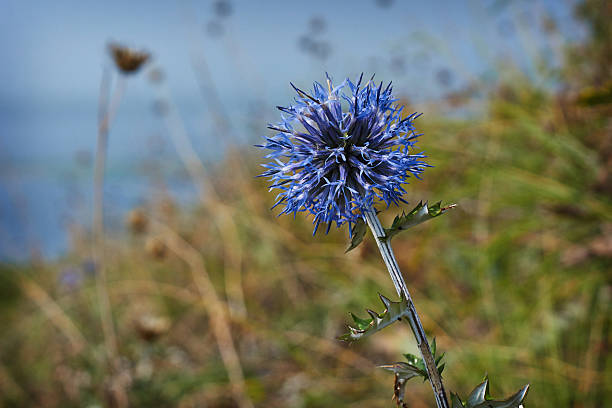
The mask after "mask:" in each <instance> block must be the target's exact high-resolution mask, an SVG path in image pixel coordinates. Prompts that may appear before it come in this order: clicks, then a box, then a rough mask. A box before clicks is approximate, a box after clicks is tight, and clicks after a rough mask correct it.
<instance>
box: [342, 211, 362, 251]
mask: <svg viewBox="0 0 612 408" xmlns="http://www.w3.org/2000/svg"><path fill="white" fill-rule="evenodd" d="M367 231H368V226H367V224H366V223H365V221H364V220H363V219H361V218H360V219H359V220H357V222H356V223H355V227H354V228H353V229H352V231H351V232H352V234H351V243H350V244H349V246H348V247H347V248H346V251H344V253H345V254H346V253H347V252H349V251H352V250H353V249H355V248H357V246H358V245H359V244H361V242H362V241H363V237H364V236H365V234H366V232H367Z"/></svg>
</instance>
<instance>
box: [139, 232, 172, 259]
mask: <svg viewBox="0 0 612 408" xmlns="http://www.w3.org/2000/svg"><path fill="white" fill-rule="evenodd" d="M145 251H146V252H147V253H148V254H149V255H151V256H152V257H153V258H155V259H157V260H160V261H161V260H162V259H164V258H166V256H167V255H168V247H166V244H164V243H163V242H162V241H161V240H160V239H159V238H154V237H150V238H148V239H147V242H145Z"/></svg>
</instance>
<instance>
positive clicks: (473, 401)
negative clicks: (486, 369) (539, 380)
mask: <svg viewBox="0 0 612 408" xmlns="http://www.w3.org/2000/svg"><path fill="white" fill-rule="evenodd" d="M527 391H529V384H527V385H525V386H524V387H523V388H521V389H520V390H518V391H517V392H516V393H515V394H514V395H512V396H510V397H508V398H507V399H505V400H494V399H493V398H491V396H490V395H489V379H488V378H486V377H485V380H484V381H483V382H482V383H480V384H478V385H477V386H476V388H474V390H473V391H472V392H471V393H470V395H469V397H468V398H467V401H466V403H465V405H464V404H463V403H462V402H461V399H460V398H459V397H458V396H457V395H456V394H453V393H451V401H452V403H453V408H519V406H520V405H521V404H522V403H523V399H525V396H526V395H527Z"/></svg>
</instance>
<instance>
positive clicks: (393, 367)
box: [379, 338, 445, 380]
mask: <svg viewBox="0 0 612 408" xmlns="http://www.w3.org/2000/svg"><path fill="white" fill-rule="evenodd" d="M435 343H436V339H435V338H434V339H433V342H432V346H431V350H432V353H433V357H434V359H435V361H436V368H437V369H438V373H440V374H442V371H443V370H444V366H445V364H444V363H443V364H441V365H440V362H441V361H442V357H444V354H442V355H441V356H438V357H436V353H435V349H436V346H435ZM404 358H406V361H401V362H397V363H393V364H387V365H382V366H379V367H380V368H384V369H385V370H388V371H393V372H394V373H395V375H399V376H400V379H403V380H409V379H411V378H413V377H417V376H420V377H423V380H427V379H428V378H429V375H428V374H427V368H426V367H425V362H424V361H423V359H422V358H420V357H417V356H415V355H414V354H411V353H406V354H404Z"/></svg>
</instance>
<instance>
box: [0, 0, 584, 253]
mask: <svg viewBox="0 0 612 408" xmlns="http://www.w3.org/2000/svg"><path fill="white" fill-rule="evenodd" d="M508 3H510V4H512V5H511V6H507V5H504V4H506V3H505V2H497V1H491V2H483V3H482V4H481V3H478V2H475V3H470V4H471V6H470V7H465V5H464V4H463V2H455V1H443V2H436V4H435V5H431V4H427V3H425V2H421V3H414V2H408V1H406V2H404V1H396V2H394V3H393V4H392V6H391V7H389V8H380V7H376V5H375V4H376V2H375V1H369V0H363V1H351V2H348V1H347V2H343V1H338V2H329V1H323V0H316V1H312V2H295V3H293V2H284V1H269V2H262V3H261V4H260V3H259V2H251V1H232V2H231V4H232V10H233V13H232V15H231V16H229V17H224V18H223V19H219V18H217V17H215V16H214V14H213V12H212V11H211V3H210V2H193V3H190V2H178V3H177V4H175V3H174V2H150V1H144V0H135V1H133V2H129V4H126V3H125V2H122V1H119V0H111V1H106V2H104V3H96V2H82V1H79V2H77V1H67V0H61V1H56V2H46V1H43V0H35V1H32V2H21V1H17V0H3V1H2V2H0V51H2V55H3V56H4V58H3V63H2V64H0V78H2V86H1V87H0V261H2V260H9V261H24V260H27V259H29V258H30V256H31V255H32V253H39V254H41V255H42V256H43V257H45V258H54V257H58V256H61V255H62V254H65V253H66V251H68V250H69V248H68V242H69V241H68V235H67V227H68V226H69V225H70V224H71V223H77V224H80V225H84V226H88V225H90V224H91V218H92V214H91V210H92V195H93V194H92V193H93V186H92V180H93V156H94V153H95V152H94V149H95V143H96V133H97V102H98V91H99V83H100V78H101V76H102V72H103V70H104V69H105V68H108V67H110V66H111V64H110V61H109V59H108V56H107V55H106V51H105V47H106V44H107V43H108V41H109V40H110V39H114V40H119V41H122V42H126V43H127V44H128V45H132V46H136V47H145V48H147V49H148V50H149V51H151V52H152V53H153V56H154V63H153V64H152V65H154V66H156V67H161V68H162V69H163V71H164V73H165V77H166V79H165V85H166V86H167V88H168V89H169V90H170V93H171V94H172V98H173V100H174V102H175V103H176V105H177V108H178V111H179V112H180V114H181V117H182V119H183V120H184V122H185V127H186V129H187V131H188V134H189V136H190V138H191V140H192V142H193V144H194V147H195V149H196V151H197V152H198V154H199V155H200V157H201V158H202V160H204V161H205V162H207V163H216V162H218V161H219V160H221V159H222V158H223V152H224V151H225V149H226V147H227V145H228V144H230V143H236V144H239V145H250V144H253V143H256V142H257V141H258V137H259V136H260V135H262V134H265V133H266V131H265V125H266V123H268V122H271V121H275V120H276V118H277V113H276V112H274V111H273V109H274V106H275V105H279V104H287V103H289V101H290V100H291V98H292V91H291V89H290V87H289V86H288V83H289V81H294V82H296V84H297V85H298V86H301V87H309V84H310V83H311V82H312V80H320V81H321V80H323V73H324V72H325V71H328V72H330V73H331V74H332V76H334V77H335V79H337V80H341V79H342V78H343V77H344V76H345V75H350V76H352V77H354V76H355V75H357V74H358V73H359V72H362V71H366V72H376V73H377V77H378V78H379V79H380V80H385V81H387V80H391V79H392V80H393V81H394V83H395V89H396V93H397V94H401V95H404V96H406V97H408V98H409V100H410V102H411V103H412V104H413V105H414V106H415V107H418V106H419V104H421V103H425V102H431V101H432V100H436V98H439V97H440V95H441V94H442V93H443V92H442V91H450V90H452V89H455V88H459V87H460V86H461V85H462V84H465V83H466V82H469V81H471V80H473V79H474V78H478V79H480V80H484V81H487V80H490V81H495V80H496V79H497V75H498V73H497V71H496V66H497V65H496V64H497V63H498V62H499V59H500V58H502V59H505V60H510V61H512V62H513V63H514V64H516V65H517V67H519V68H520V69H521V70H522V71H523V72H524V73H525V74H526V75H527V76H529V77H531V78H534V79H536V80H537V78H538V76H537V70H536V65H537V64H536V61H535V59H536V58H539V57H540V56H542V55H545V53H544V54H543V53H542V52H543V51H542V50H541V49H540V46H541V45H542V44H540V43H541V42H543V40H542V36H541V33H540V32H539V31H538V30H537V29H535V28H534V29H533V30H532V31H533V32H532V33H531V36H530V37H527V38H526V37H525V35H524V32H523V31H525V30H523V31H521V30H519V29H518V28H517V27H519V26H521V27H524V28H525V27H527V28H529V27H537V26H538V24H539V20H540V18H541V16H542V15H543V13H547V14H551V15H553V16H554V17H555V18H556V20H557V22H558V23H559V30H560V33H559V35H558V36H557V37H558V38H556V40H555V39H554V38H553V41H552V42H553V43H554V41H557V42H558V43H559V44H561V43H563V42H564V41H568V39H576V38H579V37H580V35H581V32H580V31H579V29H578V28H579V27H578V26H577V25H576V24H574V23H573V20H572V8H573V3H572V2H557V1H540V2H537V4H536V3H534V4H532V3H531V2H526V3H525V4H523V3H521V4H520V5H518V6H516V5H514V3H513V2H508ZM500 4H501V5H500ZM313 16H315V17H316V16H318V17H322V18H323V19H324V20H325V22H326V28H325V30H324V32H323V33H319V34H316V33H315V34H312V36H314V38H315V39H317V41H319V40H325V41H327V42H328V43H329V45H330V47H331V54H330V56H329V57H328V58H327V59H325V60H321V59H316V58H313V57H312V56H311V55H306V54H304V52H302V51H301V50H300V49H299V47H298V45H297V44H298V40H299V38H301V37H303V36H304V35H305V34H308V33H309V25H308V24H309V20H310V19H311V18H312V17H313ZM211 22H216V23H218V24H220V25H221V26H222V27H223V30H224V33H225V34H223V35H221V36H220V37H218V38H212V37H208V36H207V35H206V30H205V29H204V28H205V27H207V26H208V24H210V23H211ZM308 35H311V34H308ZM546 41H549V39H546ZM547 44H548V43H547ZM559 44H556V46H559ZM553 45H555V44H553ZM550 46H551V45H550V44H548V45H546V47H548V48H546V47H545V48H544V52H550ZM194 49H195V50H196V51H197V52H198V53H200V54H201V55H203V56H204V58H205V59H206V61H207V63H208V68H209V70H210V76H209V79H210V80H211V81H212V84H213V87H214V88H215V89H216V90H217V93H218V94H219V96H220V102H219V103H220V105H219V106H210V105H209V104H210V103H211V101H210V100H209V99H207V98H206V95H203V94H202V92H201V91H202V88H201V87H200V84H201V78H200V80H199V78H198V76H197V75H196V73H194V70H193V68H192V65H191V61H192V60H191V57H192V55H193V52H194ZM441 68H443V69H447V70H448V71H449V72H451V73H452V75H453V77H452V81H451V82H452V83H451V84H450V85H449V86H448V87H447V89H445V90H441V89H440V85H439V84H438V83H437V81H436V72H439V70H440V69H441ZM208 85H209V86H210V83H209V84H208ZM542 85H544V86H546V85H547V84H542ZM204 91H205V92H206V89H204ZM156 98H157V96H156V93H155V91H154V89H153V87H152V86H151V84H150V83H149V82H148V80H147V78H146V75H145V74H144V73H143V74H139V75H136V76H134V77H131V78H129V79H128V86H127V91H126V93H125V95H124V98H123V100H122V103H121V106H120V108H119V111H118V114H117V117H116V120H115V122H114V123H113V125H112V128H111V132H110V143H109V154H108V158H109V159H108V166H107V179H106V181H107V183H106V186H105V199H106V207H105V214H106V221H107V224H108V226H109V228H115V229H117V228H121V225H122V220H123V218H124V216H125V213H126V212H127V211H128V210H129V209H130V208H133V207H135V206H138V205H140V204H142V203H143V202H144V201H145V200H147V199H149V198H150V197H151V195H152V193H153V192H154V191H155V187H154V184H155V183H154V182H153V181H152V179H151V171H150V166H154V167H155V169H156V172H157V173H158V174H159V176H160V178H161V179H162V180H163V181H164V184H165V186H166V188H167V189H168V192H169V194H170V195H171V196H173V197H174V198H175V199H176V200H177V201H178V202H179V203H182V204H183V205H187V206H189V205H192V204H194V203H195V198H196V191H195V188H194V186H193V183H192V182H191V181H190V180H189V178H188V177H187V175H186V173H185V171H184V168H183V165H182V163H181V162H180V160H179V158H178V156H177V154H176V152H175V150H174V147H173V146H172V144H171V143H170V142H169V138H168V134H167V132H166V130H165V127H164V125H163V123H162V121H161V120H160V118H159V117H158V116H156V115H155V114H154V112H153V110H152V105H153V103H154V101H155V100H156ZM219 109H221V111H223V112H226V114H227V117H228V119H229V120H230V122H231V127H232V129H231V131H230V130H228V132H225V133H224V132H219V130H218V129H217V128H216V127H215V126H214V112H217V111H219ZM230 135H231V136H230ZM146 166H149V167H148V168H147V167H146Z"/></svg>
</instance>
